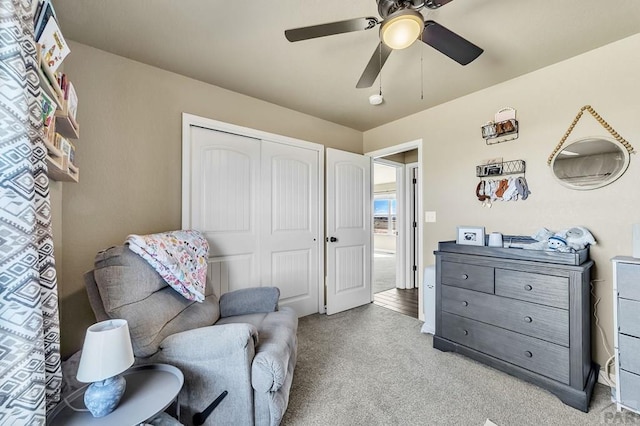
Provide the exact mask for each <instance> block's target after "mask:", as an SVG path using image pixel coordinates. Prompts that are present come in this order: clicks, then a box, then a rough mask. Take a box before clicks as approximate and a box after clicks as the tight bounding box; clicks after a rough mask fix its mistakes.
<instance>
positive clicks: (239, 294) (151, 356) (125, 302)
mask: <svg viewBox="0 0 640 426" xmlns="http://www.w3.org/2000/svg"><path fill="white" fill-rule="evenodd" d="M85 284H86V288H87V293H88V295H89V301H90V303H91V307H92V308H93V311H94V313H95V315H96V319H97V320H98V321H102V320H106V319H109V318H124V319H126V320H127V321H128V322H129V330H130V333H131V340H132V343H133V350H134V354H135V356H136V361H137V363H151V362H161V363H167V364H171V365H174V366H176V367H178V368H180V369H181V370H182V372H183V374H184V377H185V384H184V387H183V389H182V391H181V393H180V404H181V411H182V415H181V421H182V422H183V423H185V424H192V423H193V422H194V416H197V417H196V421H195V423H196V424H198V423H200V421H199V420H201V419H202V418H203V417H205V414H206V413H204V414H203V412H204V411H205V410H206V409H207V407H209V406H210V405H211V404H212V402H213V401H214V400H215V399H216V398H217V397H218V396H219V395H221V394H222V393H223V392H224V391H227V392H228V394H227V396H226V397H225V398H224V399H223V400H222V401H221V402H220V404H219V405H218V406H217V407H216V408H215V409H214V410H213V411H211V413H210V415H208V417H207V418H206V420H205V423H204V424H205V425H213V424H215V425H253V424H255V425H278V424H279V423H280V420H281V419H282V416H283V414H284V412H285V410H286V407H287V404H288V401H289V389H290V387H291V381H292V380H293V371H294V367H295V364H296V355H297V338H296V331H297V327H298V319H297V316H296V313H295V312H294V311H293V310H292V309H290V308H286V307H285V308H281V309H278V298H279V296H280V291H279V290H278V289H277V288H276V287H257V288H250V289H243V290H238V291H235V292H230V293H225V294H223V295H222V296H221V297H220V301H218V299H217V297H216V296H215V295H214V294H213V292H212V290H211V285H210V283H207V290H206V293H205V295H206V297H205V301H204V302H202V303H198V302H192V301H189V300H187V299H185V298H184V297H182V296H181V295H180V294H178V293H177V292H176V291H174V290H173V289H172V288H171V287H169V286H168V285H167V283H166V282H165V281H164V280H163V279H162V278H161V277H160V275H158V273H157V272H156V271H155V270H154V269H153V268H152V267H151V266H150V265H149V264H148V263H147V262H146V261H145V260H143V259H142V258H141V257H139V256H138V255H137V254H135V253H133V252H132V251H130V250H129V248H128V247H127V246H117V247H112V248H110V249H108V250H105V251H102V252H100V253H98V255H97V256H96V260H95V268H94V269H93V270H92V271H89V272H87V273H86V274H85Z"/></svg>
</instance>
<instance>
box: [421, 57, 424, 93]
mask: <svg viewBox="0 0 640 426" xmlns="http://www.w3.org/2000/svg"><path fill="white" fill-rule="evenodd" d="M422 50H423V49H420V100H421V101H422V100H424V62H423V60H422V58H423V56H422Z"/></svg>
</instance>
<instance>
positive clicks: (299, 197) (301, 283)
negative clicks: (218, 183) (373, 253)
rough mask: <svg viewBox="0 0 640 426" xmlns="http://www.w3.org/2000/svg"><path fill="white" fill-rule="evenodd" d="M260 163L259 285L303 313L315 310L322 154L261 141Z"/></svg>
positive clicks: (286, 304) (283, 302)
mask: <svg viewBox="0 0 640 426" xmlns="http://www.w3.org/2000/svg"><path fill="white" fill-rule="evenodd" d="M261 163H262V164H261V176H262V178H261V187H260V193H261V203H260V223H261V232H260V248H261V268H260V269H261V284H262V285H263V286H266V285H273V286H277V287H279V288H280V292H281V302H280V304H281V305H284V306H292V307H293V308H294V309H296V311H297V312H298V314H299V315H308V314H311V313H314V312H317V311H318V291H317V288H318V287H317V285H318V272H319V267H320V265H319V253H318V250H319V247H320V245H319V241H318V209H319V206H318V179H319V170H318V152H317V151H315V150H310V149H305V148H301V147H297V146H292V145H287V144H281V143H275V142H269V141H263V142H262V153H261Z"/></svg>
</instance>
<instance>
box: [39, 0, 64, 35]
mask: <svg viewBox="0 0 640 426" xmlns="http://www.w3.org/2000/svg"><path fill="white" fill-rule="evenodd" d="M52 17H53V19H55V20H56V21H57V19H58V18H57V17H56V11H55V10H54V9H53V4H51V0H39V1H38V5H37V6H36V13H35V14H34V18H33V19H34V21H33V24H34V37H35V39H36V41H39V40H40V36H41V35H42V32H43V31H44V27H45V26H46V25H47V23H48V22H49V19H50V18H52Z"/></svg>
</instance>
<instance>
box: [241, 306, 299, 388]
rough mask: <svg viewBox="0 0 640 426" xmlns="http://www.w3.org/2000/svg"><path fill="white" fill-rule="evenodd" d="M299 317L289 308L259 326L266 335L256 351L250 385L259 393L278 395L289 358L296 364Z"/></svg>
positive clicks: (285, 376) (285, 375) (285, 377)
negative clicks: (276, 393) (274, 393)
mask: <svg viewBox="0 0 640 426" xmlns="http://www.w3.org/2000/svg"><path fill="white" fill-rule="evenodd" d="M297 329H298V316H297V315H296V313H295V311H294V310H293V309H291V308H289V307H285V308H282V310H280V311H278V312H274V313H271V314H269V315H267V318H265V320H264V322H263V323H262V328H261V331H260V332H261V333H263V330H264V331H265V333H263V335H264V336H265V338H263V339H262V340H261V342H260V345H258V347H257V348H256V356H255V357H254V358H253V364H252V365H251V377H252V380H251V385H252V386H253V388H254V389H255V390H256V391H258V392H277V391H278V390H280V388H281V387H282V386H283V385H284V383H285V380H286V379H287V375H288V374H289V369H290V368H292V367H291V365H290V364H291V362H290V361H291V358H292V357H293V363H294V364H295V359H296V353H297V345H298V339H297V336H296V330H297Z"/></svg>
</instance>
